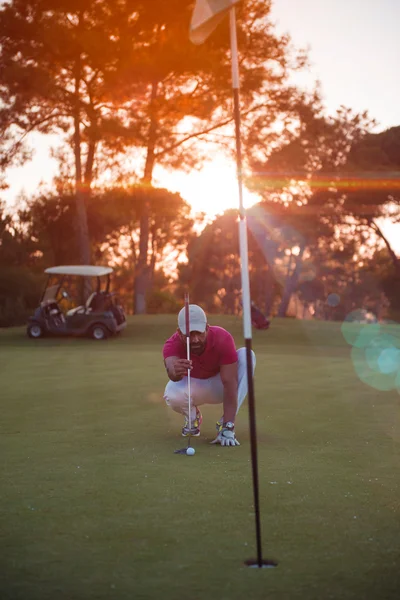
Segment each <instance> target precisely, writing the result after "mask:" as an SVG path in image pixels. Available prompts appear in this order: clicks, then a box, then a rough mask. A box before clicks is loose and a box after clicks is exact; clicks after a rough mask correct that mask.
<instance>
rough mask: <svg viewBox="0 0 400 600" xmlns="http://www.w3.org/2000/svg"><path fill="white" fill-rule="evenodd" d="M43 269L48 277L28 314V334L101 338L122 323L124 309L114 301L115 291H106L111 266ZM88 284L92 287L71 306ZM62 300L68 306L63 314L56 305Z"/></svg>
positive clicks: (108, 286)
mask: <svg viewBox="0 0 400 600" xmlns="http://www.w3.org/2000/svg"><path fill="white" fill-rule="evenodd" d="M45 272H46V273H47V274H48V275H49V281H48V284H47V286H46V289H45V291H44V293H43V296H42V299H41V301H40V305H39V306H38V308H37V309H36V310H35V312H34V314H33V315H32V316H31V317H29V322H28V327H27V333H28V336H29V337H31V338H40V337H43V336H44V335H75V336H89V337H92V338H93V339H95V340H104V339H106V338H107V337H109V336H110V335H115V334H117V333H119V332H120V331H122V329H124V328H125V327H126V317H125V312H124V310H123V308H122V306H120V305H119V304H118V302H117V301H116V296H115V294H114V293H113V292H111V291H110V274H111V273H112V272H113V269H112V268H111V267H103V266H95V265H62V266H58V267H50V268H49V269H46V271H45ZM76 278H78V279H76ZM54 280H55V281H56V283H55V284H54ZM93 282H95V283H94V285H92V284H93ZM89 284H90V285H89ZM88 287H90V288H91V289H93V287H96V289H95V290H94V291H93V292H92V293H91V294H90V295H89V297H88V299H87V301H86V302H85V303H84V304H79V305H78V306H74V304H75V302H76V300H77V299H78V298H79V297H80V296H81V295H82V294H81V293H79V292H82V290H84V289H87V288H88ZM67 290H68V291H67ZM80 301H82V298H80ZM65 304H67V306H68V308H67V309H65V311H64V312H65V314H64V312H63V311H62V310H61V308H60V305H61V306H63V305H64V308H65Z"/></svg>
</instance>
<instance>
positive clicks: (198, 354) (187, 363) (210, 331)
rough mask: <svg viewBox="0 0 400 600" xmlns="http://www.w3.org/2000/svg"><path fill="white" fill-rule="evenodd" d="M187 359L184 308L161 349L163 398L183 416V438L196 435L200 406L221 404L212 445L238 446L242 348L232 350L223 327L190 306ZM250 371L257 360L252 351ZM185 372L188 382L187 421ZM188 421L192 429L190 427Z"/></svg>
mask: <svg viewBox="0 0 400 600" xmlns="http://www.w3.org/2000/svg"><path fill="white" fill-rule="evenodd" d="M189 331H190V334H189V335H190V343H189V346H190V358H188V355H187V343H186V321H185V309H184V308H182V310H181V311H180V313H179V315H178V329H177V330H176V332H175V333H174V334H173V335H172V336H171V337H170V338H169V339H168V340H167V341H166V342H165V344H164V347H163V357H164V364H165V367H166V370H167V374H168V377H169V381H168V383H167V385H166V388H165V392H164V400H165V402H166V404H167V406H169V407H170V408H172V410H174V411H175V412H178V413H181V414H182V415H183V416H184V424H183V427H182V435H183V436H188V435H192V436H199V435H200V426H201V423H202V414H201V412H200V409H199V406H202V405H204V404H222V407H223V415H222V417H221V418H220V420H219V421H217V424H216V428H217V437H216V438H215V440H214V441H213V442H211V443H213V444H221V446H239V445H240V444H239V442H238V440H237V438H236V435H235V418H236V414H237V412H238V410H239V408H240V407H241V406H242V404H243V402H244V399H245V397H246V395H247V364H246V349H245V348H239V349H238V350H236V347H235V342H234V339H233V337H232V335H231V334H230V333H229V332H228V331H227V330H226V329H224V328H223V327H218V326H214V325H209V324H208V322H207V317H206V314H205V312H204V311H203V309H202V308H201V307H200V306H198V305H197V304H190V305H189ZM252 359H253V360H252V366H253V372H254V369H255V365H256V357H255V354H254V352H252ZM188 371H190V384H191V414H190V419H189V401H188V376H187V375H188ZM189 422H190V423H191V427H189Z"/></svg>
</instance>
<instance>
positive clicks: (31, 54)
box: [0, 0, 141, 263]
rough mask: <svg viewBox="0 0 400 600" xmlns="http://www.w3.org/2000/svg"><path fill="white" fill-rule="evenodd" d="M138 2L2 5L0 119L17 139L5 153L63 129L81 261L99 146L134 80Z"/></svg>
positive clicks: (33, 0) (25, 0)
mask: <svg viewBox="0 0 400 600" xmlns="http://www.w3.org/2000/svg"><path fill="white" fill-rule="evenodd" d="M135 4H136V5H141V3H140V2H136V3H135V2H130V1H128V0H127V1H126V2H118V3H111V2H109V1H106V0H79V2H78V1H72V2H71V1H67V0H46V1H45V2H43V1H41V0H11V1H10V2H8V3H5V4H4V5H3V6H2V7H1V10H0V35H1V40H2V44H1V53H0V68H1V82H2V85H1V88H0V93H1V97H0V99H1V103H2V109H1V113H0V123H1V125H2V130H3V132H4V133H5V134H7V133H8V134H10V132H11V133H12V135H13V137H14V139H15V142H14V144H12V147H8V149H7V150H8V152H7V154H6V156H12V157H13V156H15V155H16V154H18V152H19V150H20V149H21V144H22V143H23V141H24V139H25V138H26V136H27V135H28V134H29V133H30V132H32V131H39V132H42V133H45V134H48V133H58V134H60V135H64V136H66V139H67V142H68V144H69V146H70V148H71V150H72V153H73V159H74V168H75V202H76V217H77V218H76V227H77V231H78V247H79V257H80V260H81V262H83V263H88V262H90V241H89V235H88V225H87V214H86V206H87V203H88V201H89V194H90V189H91V185H92V182H93V178H94V166H95V157H96V152H97V151H98V149H99V146H100V143H101V142H103V144H104V145H105V146H107V140H108V138H113V135H112V134H113V131H114V130H115V128H118V126H122V118H121V117H120V118H119V119H118V109H119V108H120V106H121V104H123V102H124V100H125V99H126V93H129V91H127V90H129V89H131V88H132V86H133V87H134V86H135V85H136V82H137V73H135V66H136V67H137V64H138V63H137V57H136V60H134V44H132V43H131V40H132V37H135V34H136V35H137V36H139V37H140V32H138V31H137V28H136V23H135V22H133V23H132V21H131V20H130V18H131V17H132V15H133V16H134V14H135V13H134V10H135V6H134V5H135ZM130 61H131V62H130ZM129 64H131V65H132V69H128V65H129ZM122 74H123V76H124V78H125V81H124V85H122V84H121V78H122ZM130 133H131V137H132V135H133V133H134V132H132V131H131V132H130ZM114 137H115V136H114ZM4 160H5V159H4Z"/></svg>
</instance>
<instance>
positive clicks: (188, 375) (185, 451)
mask: <svg viewBox="0 0 400 600" xmlns="http://www.w3.org/2000/svg"><path fill="white" fill-rule="evenodd" d="M185 330H186V331H185V336H186V358H187V360H190V321H189V294H185ZM187 380H188V411H189V435H188V445H187V448H181V449H180V450H175V452H174V454H187V450H188V448H190V447H191V446H190V437H191V433H190V432H191V430H192V396H191V389H190V369H188V372H187ZM193 453H194V452H193Z"/></svg>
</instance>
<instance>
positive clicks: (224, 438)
mask: <svg viewBox="0 0 400 600" xmlns="http://www.w3.org/2000/svg"><path fill="white" fill-rule="evenodd" d="M211 443H212V444H221V446H240V444H239V440H237V439H236V435H235V426H234V424H233V423H224V425H223V426H222V429H221V431H219V433H218V435H217V437H216V438H215V440H213V441H212V442H211Z"/></svg>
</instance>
